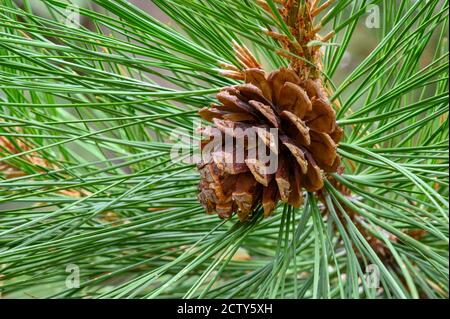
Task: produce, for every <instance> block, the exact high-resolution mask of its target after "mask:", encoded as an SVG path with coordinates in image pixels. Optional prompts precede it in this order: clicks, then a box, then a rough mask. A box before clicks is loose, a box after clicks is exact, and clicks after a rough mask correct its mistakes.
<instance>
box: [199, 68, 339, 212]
mask: <svg viewBox="0 0 450 319" xmlns="http://www.w3.org/2000/svg"><path fill="white" fill-rule="evenodd" d="M243 73H244V75H245V82H246V83H245V84H242V85H237V86H232V87H226V88H224V89H222V90H221V92H220V93H218V94H217V98H218V100H219V101H220V104H218V105H212V106H211V107H210V108H203V109H202V110H200V112H199V114H200V116H201V117H202V118H203V119H205V120H207V121H209V122H213V123H214V126H209V127H206V129H204V130H203V134H205V135H206V136H207V138H206V139H204V140H202V144H201V149H202V151H203V152H205V151H206V152H209V153H210V155H211V158H210V159H209V160H208V161H204V162H202V163H200V164H199V165H198V169H199V172H200V174H201V182H200V185H199V192H200V193H199V195H198V199H199V201H200V203H201V204H202V205H203V206H204V207H205V209H206V211H207V212H208V213H210V214H218V215H219V216H220V217H221V218H230V217H231V216H232V213H233V212H236V213H237V214H238V217H239V219H240V220H245V219H247V218H248V217H249V216H250V214H251V212H252V211H253V209H254V208H255V207H256V206H257V205H258V204H259V203H262V206H263V208H264V215H265V216H269V215H270V213H271V212H272V211H273V210H274V209H275V207H276V204H277V202H278V201H279V200H280V199H281V200H282V201H283V202H285V203H289V204H291V205H293V206H294V207H299V206H300V205H301V204H302V202H303V190H302V189H303V188H304V189H306V190H307V191H308V192H316V191H318V190H320V189H321V188H322V187H323V185H324V182H323V178H324V177H323V173H322V171H323V172H325V173H332V172H336V171H337V170H338V168H339V166H340V163H341V159H340V157H339V155H338V154H337V153H336V148H337V143H338V142H339V141H340V139H341V138H342V135H343V130H342V129H341V128H339V127H338V126H337V124H336V115H335V112H334V110H333V108H332V107H331V105H330V102H329V101H328V97H327V94H326V92H325V90H324V88H323V86H322V84H321V82H320V80H311V79H309V80H305V81H303V80H301V79H300V78H299V77H298V76H297V75H296V74H295V73H294V71H292V70H290V69H286V68H281V69H279V70H276V71H274V72H272V73H270V74H269V75H268V76H267V75H266V73H265V72H264V71H263V70H261V69H259V68H251V69H247V70H245V71H244V72H243ZM214 128H215V129H216V130H214ZM248 128H254V129H255V130H256V132H257V136H258V138H260V139H261V140H262V141H263V142H264V143H265V145H266V147H267V150H269V149H270V150H272V151H274V152H275V154H277V156H278V158H277V159H278V168H277V169H276V172H275V173H272V174H266V172H267V170H266V166H265V164H262V163H261V162H260V161H259V158H256V159H255V158H249V156H250V155H249V154H250V152H249V149H251V148H252V147H254V145H251V142H250V140H248V139H247V137H246V136H239V134H238V133H235V132H238V131H237V130H236V129H242V130H245V129H248ZM270 128H276V129H277V130H278V131H277V132H278V139H279V140H278V143H275V144H274V143H273V140H272V139H271V138H272V137H273V136H274V135H273V134H271V133H270V132H269V129H270ZM213 131H219V132H220V134H221V135H222V137H223V138H225V136H226V135H228V137H230V136H231V138H232V139H233V140H234V144H233V145H234V147H236V145H238V142H239V141H240V142H241V143H244V144H245V154H244V158H245V161H244V162H243V163H240V162H238V161H236V156H237V155H236V152H237V151H236V149H233V151H230V150H229V149H227V148H226V147H223V146H222V145H221V146H222V147H220V148H219V149H218V150H217V149H214V150H213V149H212V148H211V147H210V146H209V148H206V147H207V146H208V145H209V144H210V143H211V141H212V139H213V135H214V134H213V133H212V132H213ZM241 135H242V134H241ZM238 140H239V141H238Z"/></svg>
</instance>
